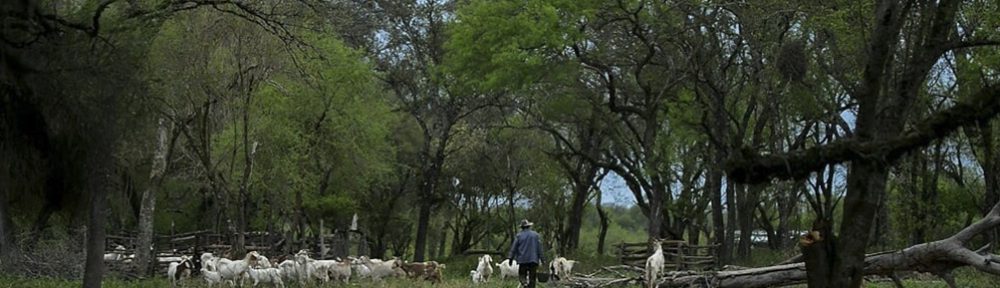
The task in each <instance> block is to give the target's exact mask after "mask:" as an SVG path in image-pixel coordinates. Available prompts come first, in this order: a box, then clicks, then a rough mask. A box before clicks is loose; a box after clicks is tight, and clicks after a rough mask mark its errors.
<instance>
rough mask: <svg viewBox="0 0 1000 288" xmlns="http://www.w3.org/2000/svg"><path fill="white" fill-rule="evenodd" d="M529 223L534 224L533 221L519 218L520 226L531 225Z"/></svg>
mask: <svg viewBox="0 0 1000 288" xmlns="http://www.w3.org/2000/svg"><path fill="white" fill-rule="evenodd" d="M531 225H535V223H531V221H528V219H523V220H521V228H524V227H531Z"/></svg>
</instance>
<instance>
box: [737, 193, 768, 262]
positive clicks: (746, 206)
mask: <svg viewBox="0 0 1000 288" xmlns="http://www.w3.org/2000/svg"><path fill="white" fill-rule="evenodd" d="M738 190H742V193H741V192H737V193H739V194H740V195H741V197H739V199H738V200H737V201H738V204H737V207H738V208H739V210H738V213H739V214H740V215H739V225H740V242H739V246H738V248H737V255H739V258H740V259H743V260H748V259H750V248H752V246H753V230H754V225H753V220H754V214H755V212H756V210H757V195H759V194H760V193H761V192H762V190H763V186H761V185H740V187H739V189H738Z"/></svg>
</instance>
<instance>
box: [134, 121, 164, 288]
mask: <svg viewBox="0 0 1000 288" xmlns="http://www.w3.org/2000/svg"><path fill="white" fill-rule="evenodd" d="M168 125H169V124H168V123H167V121H166V120H165V119H160V120H159V123H158V124H157V128H156V150H154V152H153V166H152V167H151V168H150V170H149V184H148V186H147V187H146V189H145V190H143V192H142V205H141V207H140V208H139V223H138V224H139V237H138V239H137V240H136V243H137V244H136V246H137V247H140V248H141V247H150V246H152V244H153V215H155V214H156V213H155V212H156V194H157V191H159V189H160V185H162V184H163V177H164V174H165V173H166V170H167V162H168V161H169V159H168V154H169V152H168V151H169V150H170V149H169V148H168V145H169V144H168V143H167V134H168V133H169V132H168V130H169V127H168ZM171 144H172V142H171ZM170 146H172V145H170ZM151 253H152V251H150V250H149V249H136V251H135V259H134V263H135V268H136V271H137V272H138V273H139V274H140V275H150V273H151V272H152V270H151V269H150V264H152V256H151Z"/></svg>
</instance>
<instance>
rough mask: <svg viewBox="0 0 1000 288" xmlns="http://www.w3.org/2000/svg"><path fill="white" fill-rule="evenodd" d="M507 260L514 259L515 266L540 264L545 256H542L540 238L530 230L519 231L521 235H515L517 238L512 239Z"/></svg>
mask: <svg viewBox="0 0 1000 288" xmlns="http://www.w3.org/2000/svg"><path fill="white" fill-rule="evenodd" d="M507 258H509V259H514V261H517V264H525V263H538V264H541V263H542V262H544V261H545V255H542V237H541V236H538V233H536V232H535V231H531V229H524V230H521V233H517V237H514V243H513V244H511V245H510V254H508V257H507Z"/></svg>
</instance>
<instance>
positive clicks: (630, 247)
mask: <svg viewBox="0 0 1000 288" xmlns="http://www.w3.org/2000/svg"><path fill="white" fill-rule="evenodd" d="M649 246H650V245H649V244H648V243H619V244H617V245H615V247H616V248H617V253H616V255H617V256H618V260H619V261H621V263H622V264H624V265H629V266H635V267H644V266H645V265H646V259H647V258H649V256H650V254H652V252H651V251H650V247H649ZM661 247H662V248H663V258H664V259H665V260H666V263H665V264H664V266H665V267H664V268H665V269H668V270H711V269H715V268H718V265H719V261H718V257H717V255H718V254H717V250H718V247H719V245H689V244H688V243H687V242H686V241H676V240H672V241H664V242H663V243H661Z"/></svg>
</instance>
